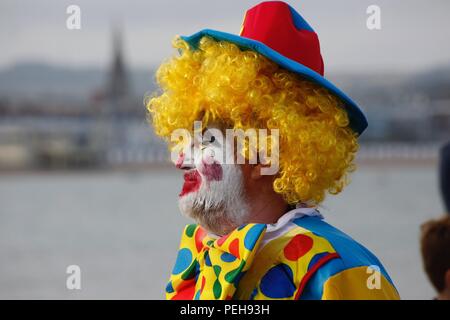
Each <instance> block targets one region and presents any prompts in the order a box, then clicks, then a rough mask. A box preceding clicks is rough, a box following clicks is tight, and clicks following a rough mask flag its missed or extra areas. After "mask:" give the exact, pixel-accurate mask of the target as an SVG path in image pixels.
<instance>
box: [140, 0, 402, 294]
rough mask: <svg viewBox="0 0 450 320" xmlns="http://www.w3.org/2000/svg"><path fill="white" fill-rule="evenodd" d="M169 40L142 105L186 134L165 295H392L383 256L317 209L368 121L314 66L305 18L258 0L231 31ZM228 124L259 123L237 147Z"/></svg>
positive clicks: (350, 166) (167, 127) (344, 179)
mask: <svg viewBox="0 0 450 320" xmlns="http://www.w3.org/2000/svg"><path fill="white" fill-rule="evenodd" d="M174 47H175V48H176V49H178V51H179V55H178V56H176V57H174V58H172V59H171V60H169V61H167V62H166V63H164V64H162V65H161V66H160V68H159V70H158V72H157V80H158V83H159V85H160V87H161V89H162V92H161V93H160V94H159V95H156V96H154V97H153V98H151V99H150V100H149V102H148V105H147V107H148V110H149V112H150V114H151V117H152V124H153V126H154V128H155V132H156V133H157V134H158V135H159V136H162V137H164V138H166V139H167V140H171V138H173V133H174V132H175V131H177V130H180V129H183V130H186V131H188V132H190V133H192V135H193V136H194V138H192V139H187V140H185V141H184V143H183V144H182V147H180V145H179V144H177V146H175V147H177V148H175V149H176V151H175V152H176V154H177V156H178V158H177V159H176V160H175V162H176V166H177V167H178V168H180V169H182V170H184V171H185V173H184V185H183V187H182V190H181V193H180V195H179V206H180V209H181V212H182V213H183V214H185V215H187V216H188V217H191V218H193V219H194V220H195V221H196V222H197V224H191V225H188V226H186V228H185V230H184V232H183V234H182V239H181V244H180V250H179V252H178V256H177V259H176V262H175V266H174V268H173V271H172V275H171V277H170V280H169V282H168V284H167V287H166V296H167V298H168V299H398V298H399V296H398V293H397V290H396V289H395V287H394V285H393V282H392V280H391V278H390V277H389V275H388V273H387V272H386V270H385V269H384V267H383V266H382V264H381V262H380V261H379V260H378V259H377V258H376V257H375V256H374V255H373V254H372V253H371V252H370V251H369V250H367V249H366V248H364V247H363V246H362V245H361V244H359V243H357V242H356V241H355V240H353V239H352V238H350V237H349V236H348V235H346V234H344V233H343V232H341V231H339V230H337V229H336V228H334V227H332V226H331V225H329V224H327V223H326V222H325V221H324V219H323V216H322V215H321V214H320V212H319V211H318V206H319V205H320V203H321V202H322V201H323V200H324V198H325V195H326V194H327V193H330V194H338V193H339V192H340V191H341V190H342V189H343V188H344V186H345V185H346V184H347V183H348V174H349V173H350V172H351V171H353V170H354V168H355V165H354V158H355V154H356V152H357V150H358V141H357V138H358V136H359V135H360V134H361V133H362V132H363V131H364V129H365V128H366V126H367V121H366V118H365V116H364V114H363V113H362V111H361V110H360V109H359V108H358V106H357V105H356V104H355V103H354V102H353V101H352V100H351V99H350V98H349V97H347V96H346V95H345V94H344V93H343V92H342V91H340V90H339V89H338V88H336V87H335V86H334V85H333V84H331V83H330V82H329V81H327V80H326V79H325V78H324V77H323V73H324V66H323V61H322V57H321V54H320V46H319V40H318V37H317V35H316V33H315V32H314V30H313V29H312V28H311V27H310V26H309V25H308V23H307V22H306V21H305V20H304V19H303V18H302V17H301V16H300V15H299V14H298V13H297V12H296V11H295V10H294V9H293V8H292V7H290V6H289V5H288V4H286V3H284V2H279V1H270V2H263V3H260V4H259V5H256V6H255V7H253V8H251V9H250V10H248V11H247V13H246V15H245V19H244V22H243V26H242V29H241V33H240V35H239V36H237V35H233V34H228V33H224V32H219V31H215V30H209V29H207V30H202V31H200V32H198V33H196V34H194V35H192V36H188V37H181V38H176V40H175V41H174ZM198 121H200V122H201V128H200V129H194V130H192V128H193V123H195V122H198ZM230 129H231V130H234V131H241V132H250V131H251V130H253V129H258V130H261V129H263V130H267V131H266V132H267V136H266V137H264V135H262V136H261V135H260V136H259V138H260V139H255V140H253V143H251V141H252V139H244V143H241V144H238V146H239V147H236V148H234V139H223V136H224V134H225V133H226V132H227V131H228V130H230ZM275 132H276V134H275ZM186 141H187V143H186ZM172 142H173V141H172ZM224 149H226V150H232V152H221V151H222V150H224ZM192 150H194V151H197V152H191V151H192ZM269 151H270V152H269ZM239 156H242V157H243V158H244V159H246V160H248V161H245V162H244V163H236V159H237V158H239ZM274 167H275V168H276V169H277V170H275V171H276V172H273V170H268V171H267V169H268V168H274ZM267 172H269V174H268V173H267Z"/></svg>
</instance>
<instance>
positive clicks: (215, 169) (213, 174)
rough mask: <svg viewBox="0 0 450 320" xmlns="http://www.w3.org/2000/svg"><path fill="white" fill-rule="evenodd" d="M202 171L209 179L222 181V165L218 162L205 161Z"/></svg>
mask: <svg viewBox="0 0 450 320" xmlns="http://www.w3.org/2000/svg"><path fill="white" fill-rule="evenodd" d="M200 172H201V173H202V174H203V176H204V177H205V178H206V180H207V181H221V180H222V178H223V169H222V166H221V165H220V164H219V163H217V162H214V163H211V164H209V163H206V162H204V161H203V162H202V166H201V169H200Z"/></svg>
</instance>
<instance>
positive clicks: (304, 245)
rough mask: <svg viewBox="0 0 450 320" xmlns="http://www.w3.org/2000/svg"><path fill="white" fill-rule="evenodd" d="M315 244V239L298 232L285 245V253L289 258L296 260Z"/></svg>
mask: <svg viewBox="0 0 450 320" xmlns="http://www.w3.org/2000/svg"><path fill="white" fill-rule="evenodd" d="M312 246H313V239H311V238H310V237H308V236H305V235H304V234H297V235H296V236H295V237H294V238H292V239H291V241H289V243H288V244H287V245H286V247H284V255H285V257H286V258H287V259H288V260H291V261H296V260H298V259H299V258H300V257H302V256H304V255H305V254H306V253H307V252H308V251H309V250H311V248H312Z"/></svg>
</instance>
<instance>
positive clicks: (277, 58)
mask: <svg viewBox="0 0 450 320" xmlns="http://www.w3.org/2000/svg"><path fill="white" fill-rule="evenodd" d="M203 36H209V37H211V38H213V39H215V40H218V41H228V42H232V43H234V44H236V45H237V46H238V47H240V48H241V49H250V50H253V51H256V52H258V53H260V54H262V55H263V56H265V57H266V58H268V59H270V60H272V61H273V62H275V63H276V64H278V65H279V66H281V67H282V68H284V69H287V70H289V71H292V72H294V73H297V74H299V75H301V76H303V77H305V78H306V79H308V80H311V81H313V82H315V83H317V84H319V85H320V86H322V87H324V88H326V89H327V90H329V91H330V92H331V93H332V94H334V95H335V96H337V97H338V98H340V99H341V100H342V102H343V103H344V107H345V110H346V112H347V114H348V118H349V126H350V128H351V129H352V130H353V131H354V132H356V133H357V134H358V135H360V134H361V133H363V131H364V130H365V129H366V128H367V118H366V116H365V115H364V113H363V112H362V111H361V109H360V108H359V107H358V106H357V105H356V103H355V102H353V100H352V99H350V98H349V97H348V96H347V95H346V94H345V93H344V92H342V91H341V90H340V89H339V88H337V87H336V86H335V85H334V84H332V83H331V82H330V81H328V80H327V79H325V78H324V77H322V76H321V75H320V74H318V73H317V72H315V71H314V70H312V69H310V68H308V67H306V66H304V65H303V64H301V63H298V62H296V61H294V60H291V59H289V58H286V57H285V56H283V55H281V54H280V53H278V52H277V51H275V50H273V49H271V48H270V47H268V46H266V45H265V44H264V43H262V42H259V41H257V40H253V39H249V38H245V37H241V36H237V35H235V34H231V33H226V32H222V31H216V30H211V29H204V30H201V31H199V32H197V33H194V34H193V35H191V36H181V38H182V39H183V40H184V41H186V42H187V43H188V44H189V45H190V46H191V47H192V48H194V49H197V48H198V44H199V41H200V39H201V38H202V37H203Z"/></svg>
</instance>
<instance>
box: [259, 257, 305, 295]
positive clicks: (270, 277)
mask: <svg viewBox="0 0 450 320" xmlns="http://www.w3.org/2000/svg"><path fill="white" fill-rule="evenodd" d="M260 290H261V292H262V293H263V294H265V295H266V296H267V297H269V298H273V299H279V298H289V297H292V295H293V294H294V292H295V290H296V287H295V285H294V280H293V274H292V270H291V268H290V267H289V266H288V265H287V264H284V263H281V264H279V265H276V266H275V267H273V268H271V269H270V270H269V271H268V272H267V273H266V274H265V275H264V277H263V278H262V279H261V284H260Z"/></svg>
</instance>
